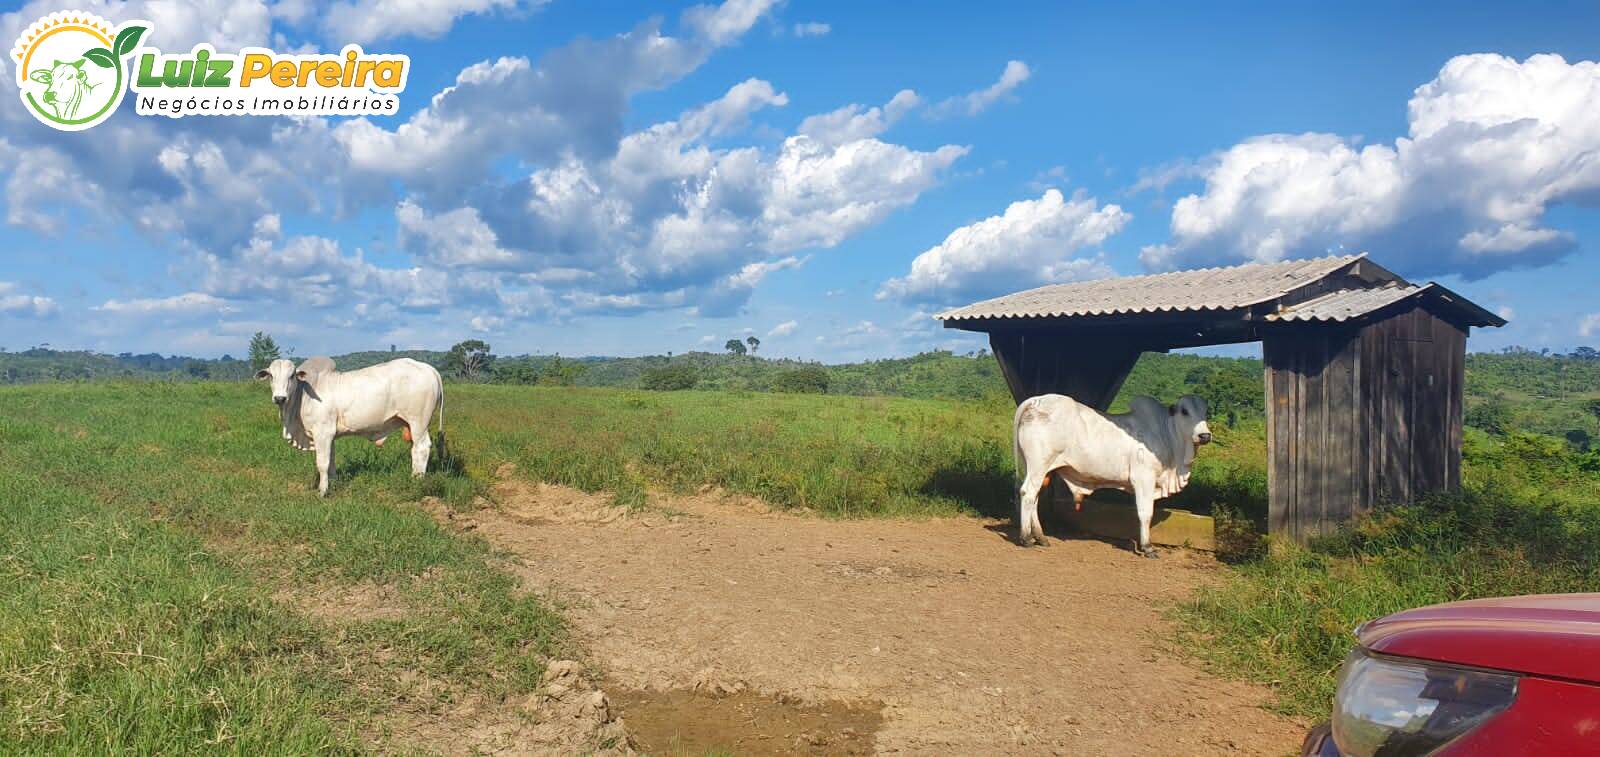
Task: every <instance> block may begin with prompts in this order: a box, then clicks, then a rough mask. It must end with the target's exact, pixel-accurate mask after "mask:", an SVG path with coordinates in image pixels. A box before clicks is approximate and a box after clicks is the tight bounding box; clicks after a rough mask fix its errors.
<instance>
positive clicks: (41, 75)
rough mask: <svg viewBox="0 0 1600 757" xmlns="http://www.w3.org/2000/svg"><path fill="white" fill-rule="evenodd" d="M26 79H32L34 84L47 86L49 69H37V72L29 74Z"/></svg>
mask: <svg viewBox="0 0 1600 757" xmlns="http://www.w3.org/2000/svg"><path fill="white" fill-rule="evenodd" d="M28 78H29V79H32V80H34V81H36V82H39V83H40V84H49V83H50V69H48V68H41V69H39V70H37V71H34V72H33V73H31V74H28Z"/></svg>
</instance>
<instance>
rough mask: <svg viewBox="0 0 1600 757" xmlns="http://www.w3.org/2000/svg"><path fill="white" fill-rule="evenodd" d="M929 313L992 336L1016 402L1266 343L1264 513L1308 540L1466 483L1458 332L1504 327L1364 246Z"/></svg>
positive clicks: (1275, 525)
mask: <svg viewBox="0 0 1600 757" xmlns="http://www.w3.org/2000/svg"><path fill="white" fill-rule="evenodd" d="M936 317H937V318H939V319H940V320H942V321H943V322H944V325H945V327H946V328H954V329H964V330H967V331H981V332H985V333H987V334H988V335H989V343H990V345H991V346H992V347H993V349H994V355H995V358H996V359H997V360H999V362H1000V369H1001V372H1002V373H1003V374H1004V375H1005V379H1006V383H1007V384H1008V385H1009V386H1010V388H1011V394H1012V396H1013V397H1014V398H1015V399H1016V400H1017V401H1018V402H1021V401H1022V400H1023V399H1026V398H1028V397H1032V396H1035V395H1039V394H1045V393H1050V392H1055V393H1059V394H1065V395H1068V396H1071V397H1073V398H1074V399H1077V400H1078V401H1080V402H1083V403H1084V404H1087V405H1091V406H1093V407H1096V408H1099V409H1101V410H1105V409H1106V408H1107V407H1108V406H1109V405H1110V404H1111V401H1112V399H1113V398H1115V397H1116V394H1117V390H1118V389H1120V388H1121V386H1122V382H1123V381H1124V380H1125V379H1126V378H1127V376H1128V373H1129V371H1130V370H1132V368H1133V365H1134V363H1135V362H1137V361H1138V359H1139V356H1140V355H1141V354H1143V353H1145V352H1166V351H1168V350H1171V349H1174V348H1181V347H1199V346H1207V345H1220V344H1237V343H1243V342H1256V341H1259V342H1262V344H1263V357H1264V359H1265V364H1266V369H1265V373H1266V376H1265V379H1266V395H1267V396H1266V407H1267V446H1268V450H1269V453H1268V454H1269V455H1270V457H1271V460H1270V467H1269V472H1268V480H1269V495H1268V498H1269V503H1268V526H1269V530H1270V531H1271V532H1272V533H1274V534H1277V535H1285V536H1289V537H1292V538H1295V539H1301V540H1303V539H1304V538H1306V537H1308V536H1311V535H1314V534H1318V533H1322V532H1326V531H1328V530H1331V529H1332V528H1334V527H1336V526H1337V525H1338V524H1340V523H1343V522H1345V521H1347V520H1349V519H1351V518H1352V517H1354V516H1356V515H1358V514H1360V513H1363V512H1365V511H1367V510H1368V509H1370V508H1372V507H1373V506H1375V505H1378V504H1380V503H1385V502H1405V501H1409V500H1411V499H1413V498H1415V497H1417V496H1418V495H1421V494H1424V493H1426V492H1430V491H1438V490H1445V489H1451V488H1454V487H1456V486H1458V485H1459V484H1460V480H1461V422H1462V411H1463V402H1462V383H1463V373H1464V365H1465V359H1466V340H1467V334H1468V332H1469V331H1470V330H1471V328H1472V327H1473V326H1480V327H1482V326H1502V325H1504V324H1505V319H1503V318H1500V317H1499V316H1496V315H1495V314H1493V313H1491V312H1489V311H1487V310H1485V309H1483V308H1482V307H1479V306H1478V305H1475V304H1473V303H1472V302H1470V301H1468V300H1467V299H1465V298H1463V297H1461V296H1460V295H1457V294H1456V293H1454V292H1451V291H1450V290H1448V289H1446V288H1444V287H1442V286H1440V285H1438V284H1431V283H1430V284H1422V285H1417V284H1412V283H1410V282H1408V281H1406V280H1405V279H1402V278H1401V277H1399V276H1397V275H1395V274H1394V273H1392V272H1390V271H1388V270H1386V269H1384V268H1383V267H1382V266H1379V265H1377V264H1376V263H1374V262H1372V260H1370V259H1369V258H1368V257H1367V256H1366V255H1365V254H1360V255H1350V256H1341V257H1329V258H1317V259H1313V260H1291V261H1283V262H1276V263H1257V264H1251V265H1242V266H1235V267H1231V268H1210V269H1203V270H1193V271H1177V272H1173V273H1162V274H1155V275H1150V276H1130V277H1123V278H1113V279H1102V280H1098V281H1086V282H1075V283H1071V284H1057V285H1053V286H1046V287H1041V288H1038V289H1031V290H1028V291H1025V292H1018V293H1016V294H1011V295H1006V296H1004V297H998V298H995V299H992V300H985V301H983V302H979V303H975V304H972V305H968V306H966V307H963V308H957V309H955V310H951V311H948V312H944V313H940V314H939V315H937V316H936ZM1163 399H1165V400H1167V401H1171V400H1172V399H1174V398H1171V397H1167V398H1163Z"/></svg>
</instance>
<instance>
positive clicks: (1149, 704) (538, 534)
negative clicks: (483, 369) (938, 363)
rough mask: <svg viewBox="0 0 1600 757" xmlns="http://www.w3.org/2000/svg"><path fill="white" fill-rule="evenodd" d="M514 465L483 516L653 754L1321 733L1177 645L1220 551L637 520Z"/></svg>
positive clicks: (711, 509) (709, 514)
mask: <svg viewBox="0 0 1600 757" xmlns="http://www.w3.org/2000/svg"><path fill="white" fill-rule="evenodd" d="M510 473H511V472H510V471H509V470H507V471H502V474H503V477H502V478H501V483H500V484H499V485H498V486H497V487H496V490H495V492H494V498H495V500H496V502H497V507H495V508H489V509H485V510H482V511H478V512H476V513H473V514H471V515H470V516H462V517H464V518H467V519H469V520H470V521H471V522H470V523H469V524H466V525H467V527H470V528H472V529H473V530H474V531H475V532H476V533H478V534H481V535H482V536H483V537H485V538H486V539H488V540H489V542H490V543H492V544H493V545H494V546H496V547H498V548H501V549H504V550H509V551H511V552H512V553H514V554H515V555H516V557H517V559H516V560H515V561H514V562H515V565H514V566H513V569H514V570H516V571H518V572H520V573H521V575H522V576H523V577H524V578H525V579H526V580H527V581H528V582H529V583H530V584H531V585H533V586H535V587H537V588H539V589H540V590H541V591H544V592H546V593H548V594H549V595H550V596H552V597H554V598H556V599H558V600H560V601H563V602H564V603H565V604H566V605H567V607H566V612H567V614H568V616H569V617H571V618H572V619H573V622H574V624H575V625H576V628H577V632H578V634H579V636H580V639H581V641H582V642H583V644H584V645H585V646H586V648H587V649H588V650H589V652H590V654H591V655H592V660H591V662H592V664H593V665H595V666H597V667H598V668H599V669H601V670H602V671H604V673H605V675H606V688H607V690H608V691H609V692H610V693H611V696H612V700H613V702H614V704H615V707H616V708H617V709H620V711H621V714H622V716H623V717H624V719H625V720H626V721H627V723H628V727H629V729H630V730H632V731H633V732H634V733H635V734H636V736H637V738H638V739H639V740H640V741H641V742H642V746H643V747H645V748H646V749H648V750H651V751H668V752H671V751H674V750H680V749H681V750H703V749H706V748H722V749H728V750H731V751H733V752H735V753H739V754H748V753H780V752H791V751H795V750H800V751H810V752H821V753H834V754H852V753H872V752H877V753H915V754H997V753H1015V754H1049V753H1061V754H1218V753H1245V754H1284V753H1286V752H1289V751H1291V750H1293V749H1294V748H1295V747H1296V746H1297V745H1298V740H1299V737H1300V734H1301V733H1303V724H1300V723H1296V722H1293V721H1291V720H1289V719H1286V718H1282V717H1279V716H1276V715H1273V714H1271V713H1268V712H1266V711H1265V710H1262V709H1261V708H1260V706H1259V705H1260V704H1261V702H1263V701H1264V698H1265V696H1266V694H1265V692H1264V691H1262V690H1261V689H1259V688H1255V687H1251V686H1248V685H1244V684H1239V683H1234V682H1228V681H1222V680H1218V679H1216V678H1214V677H1211V676H1209V675H1206V674H1204V673H1201V672H1199V671H1198V670H1196V669H1194V668H1192V667H1190V666H1188V665H1186V664H1185V663H1183V662H1181V661H1180V660H1178V659H1175V658H1174V657H1173V655H1171V654H1169V653H1165V652H1163V651H1161V650H1160V648H1159V644H1160V638H1159V637H1160V635H1161V634H1162V633H1163V631H1164V630H1165V628H1166V625H1165V621H1164V620H1163V619H1162V617H1161V613H1160V607H1161V606H1162V605H1163V603H1165V602H1167V601H1168V600H1172V599H1174V598H1177V597H1181V596H1184V595H1185V594H1186V593H1187V592H1189V591H1191V590H1193V589H1194V587H1196V586H1197V585H1199V584H1200V583H1201V582H1203V581H1206V580H1208V579H1210V578H1212V577H1213V576H1214V575H1215V573H1216V571H1217V570H1218V567H1217V566H1216V564H1215V563H1214V562H1213V561H1212V560H1211V559H1210V558H1209V557H1207V556H1204V555H1201V554H1198V553H1190V552H1186V551H1183V550H1169V551H1167V552H1166V554H1165V555H1164V557H1163V558H1162V559H1160V560H1143V559H1139V558H1137V557H1135V556H1133V555H1132V554H1130V553H1129V552H1128V551H1127V550H1126V549H1121V548H1118V547H1115V546H1112V545H1109V544H1105V543H1102V542H1100V541H1094V540H1072V539H1068V540H1061V539H1055V540H1052V543H1053V546H1052V547H1050V548H1048V549H1033V550H1024V549H1021V548H1019V547H1017V546H1015V545H1013V544H1012V543H1011V542H1010V541H1009V540H1008V539H1007V534H1008V531H1007V524H1005V523H1003V522H998V521H988V520H981V519H968V518H953V519H936V520H923V521H894V520H864V521H831V520H824V519H820V518H810V517H804V516H797V515H790V514H786V513H774V512H768V511H767V510H766V509H765V508H764V507H762V506H760V505H759V503H754V502H750V501H748V500H740V499H737V498H731V497H724V496H717V495H712V494H707V495H703V496H698V497H689V498H682V499H678V500H671V501H670V508H671V510H670V511H669V512H659V511H652V512H646V513H640V514H628V515H624V514H622V513H621V511H619V510H617V509H615V508H611V507H609V506H607V505H606V504H605V502H604V500H603V499H601V498H598V497H594V496H591V495H585V494H582V493H579V492H575V491H572V490H569V489H563V488H560V487H551V486H545V485H539V484H531V483H526V482H523V481H521V480H520V479H519V478H517V477H516V476H514V475H510ZM672 511H676V512H672ZM691 753H693V752H691Z"/></svg>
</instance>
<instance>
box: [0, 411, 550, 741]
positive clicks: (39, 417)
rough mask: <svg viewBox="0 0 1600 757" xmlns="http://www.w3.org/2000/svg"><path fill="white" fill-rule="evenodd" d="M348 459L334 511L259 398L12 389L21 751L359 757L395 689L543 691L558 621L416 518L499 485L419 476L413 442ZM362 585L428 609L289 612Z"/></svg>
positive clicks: (2, 456)
mask: <svg viewBox="0 0 1600 757" xmlns="http://www.w3.org/2000/svg"><path fill="white" fill-rule="evenodd" d="M340 453H341V464H342V467H343V472H344V473H345V478H344V479H343V480H342V481H341V484H340V490H339V496H337V497H336V498H334V499H331V500H329V501H322V500H320V499H318V498H317V497H316V496H315V495H314V493H312V490H311V487H310V486H309V483H310V481H311V478H310V475H309V474H310V470H311V469H310V467H309V464H310V463H309V458H308V457H307V456H305V455H304V454H302V453H298V452H296V451H294V450H292V449H290V448H289V447H288V446H287V445H286V444H285V443H283V442H282V441H281V439H280V438H279V436H278V429H277V426H276V419H275V416H274V414H273V412H272V407H271V405H270V403H269V402H267V400H266V398H265V396H264V395H263V394H262V392H261V391H260V387H258V386H255V385H247V384H237V385H235V384H188V385H171V384H155V383H144V384H99V385H51V386H37V387H29V388H20V389H7V390H5V391H3V392H0V501H3V502H4V506H3V507H0V743H5V744H7V745H9V747H8V749H7V750H6V751H7V753H18V752H20V753H76V754H81V753H105V752H109V751H129V752H135V753H141V754H155V753H165V754H176V753H191V752H195V751H201V750H206V749H217V750H221V751H227V752H236V753H244V754H267V753H277V754H303V753H307V752H321V751H351V750H359V749H362V748H363V744H367V745H371V744H374V743H378V744H381V743H383V736H382V727H383V724H382V721H381V718H379V716H378V713H381V712H382V711H384V710H385V709H386V708H388V707H389V706H390V705H391V704H392V700H393V699H394V698H395V697H397V696H401V695H403V694H404V693H405V692H402V691H396V690H394V689H393V687H392V686H391V685H389V683H388V682H389V681H390V680H392V678H393V676H392V675H391V674H392V673H394V672H395V670H398V669H402V668H403V669H407V670H413V671H417V672H419V673H420V674H423V675H427V676H430V677H432V678H435V679H437V680H439V681H442V682H445V683H446V684H451V683H454V684H457V685H459V686H463V687H465V686H470V687H473V688H474V689H475V690H479V691H488V692H490V693H494V692H502V693H504V694H507V695H509V694H515V693H518V692H521V691H526V690H528V689H529V688H530V687H531V686H533V685H534V684H535V683H536V682H537V679H538V676H539V675H540V673H541V672H542V665H543V662H544V661H545V659H546V658H547V655H548V654H550V653H551V652H552V651H554V650H556V649H557V648H559V646H560V645H561V644H562V643H563V628H562V624H561V621H560V619H559V617H557V616H556V615H555V614H554V613H552V612H551V610H550V609H549V608H547V607H545V606H543V605H542V604H540V603H539V602H538V601H537V600H535V599H534V598H532V597H529V596H526V595H524V594H522V593H521V592H520V591H518V589H517V587H516V585H515V582H514V581H513V580H512V579H511V578H510V577H509V576H507V575H505V574H504V573H501V572H499V571H498V570H496V569H494V568H493V567H491V565H490V559H489V558H490V554H489V552H488V550H487V549H486V548H485V547H483V546H482V545H480V544H476V543H473V542H470V541H467V540H464V539H462V538H459V537H457V536H454V535H452V534H449V533H447V532H445V531H443V530H441V529H439V528H438V527H436V526H435V524H434V522H433V520H432V519H431V517H430V516H429V515H428V514H426V513H425V512H423V511H422V510H421V509H420V508H419V507H418V506H417V505H416V504H415V502H416V500H418V499H419V498H420V497H421V496H423V495H424V493H436V494H442V495H446V496H450V497H453V498H455V499H456V500H457V501H461V500H463V499H465V498H469V497H470V496H471V493H472V492H473V491H475V489H476V487H477V485H478V484H477V483H476V482H474V481H472V480H470V479H468V478H466V477H463V476H460V475H453V474H430V476H429V477H428V478H427V479H424V480H422V481H420V482H418V481H413V480H412V479H411V478H410V477H409V475H408V470H407V467H406V465H407V464H406V459H405V454H406V453H405V450H404V449H403V445H393V446H391V447H390V448H388V449H384V450H379V449H377V448H375V447H373V446H372V445H370V444H359V443H357V444H344V445H342V446H341V449H340ZM362 583H368V584H381V585H386V586H392V587H394V588H395V589H396V593H397V596H398V597H399V599H398V600H397V601H399V602H402V603H403V604H404V610H405V612H403V613H399V614H398V615H397V618H398V619H384V620H373V621H368V622H353V623H349V624H342V625H339V626H337V627H334V626H332V625H330V624H327V623H323V622H319V621H317V620H315V619H313V618H309V617H306V616H305V615H303V614H299V613H297V612H296V611H295V610H294V609H293V607H292V602H284V601H281V600H280V599H279V598H278V597H279V596H280V595H281V594H282V593H283V592H286V591H287V592H291V593H292V592H294V591H297V590H303V589H305V588H306V587H314V586H323V585H329V584H332V585H355V584H362ZM380 650H381V651H382V654H378V652H379V651H380Z"/></svg>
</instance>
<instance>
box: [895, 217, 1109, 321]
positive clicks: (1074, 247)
mask: <svg viewBox="0 0 1600 757" xmlns="http://www.w3.org/2000/svg"><path fill="white" fill-rule="evenodd" d="M1131 217H1132V216H1130V215H1129V214H1128V213H1127V212H1126V211H1124V210H1123V209H1122V208H1121V206H1118V205H1103V206H1102V205H1100V204H1099V203H1097V202H1096V201H1095V199H1094V198H1092V197H1088V196H1085V195H1083V194H1078V195H1075V196H1073V197H1072V198H1071V199H1070V200H1069V199H1067V198H1066V197H1064V196H1063V195H1062V194H1061V191H1060V190H1058V189H1048V190H1045V192H1044V194H1043V195H1042V196H1040V197H1039V199H1037V200H1019V201H1017V202H1014V203H1011V205H1010V206H1008V207H1007V208H1006V210H1005V212H1004V213H1002V214H1001V215H997V216H990V217H988V218H985V219H983V220H981V221H977V222H976V223H972V224H968V225H966V226H962V227H961V228H959V229H956V230H955V231H952V232H950V235H949V236H947V237H945V239H944V241H943V242H941V243H939V244H938V245H937V246H935V247H932V248H930V249H929V250H927V251H926V252H923V253H922V254H921V255H918V256H917V257H916V259H915V260H913V261H912V262H911V271H910V272H909V273H908V274H906V275H905V276H904V277H901V278H896V279H890V280H889V281H888V282H885V283H884V285H883V287H882V288H881V289H879V290H878V299H880V300H887V299H895V300H900V301H903V302H922V303H930V304H940V305H949V304H964V303H966V302H970V301H973V300H979V299H984V298H986V297H993V296H995V295H999V294H1004V293H1006V292H1014V291H1016V290H1019V289H1027V288H1031V287H1036V286H1042V285H1044V284H1059V283H1063V282H1069V281H1083V280H1087V279H1095V278H1104V277H1106V276H1110V275H1112V273H1113V272H1112V270H1111V267H1110V266H1109V265H1107V264H1106V262H1105V260H1104V258H1103V257H1102V256H1100V255H1098V254H1097V255H1092V256H1089V257H1082V256H1080V255H1079V253H1081V252H1083V251H1085V250H1088V249H1091V248H1094V247H1096V246H1098V245H1099V244H1101V243H1102V242H1104V241H1105V240H1106V239H1107V238H1108V237H1110V236H1111V235H1113V234H1116V233H1117V232H1119V231H1121V230H1122V227H1123V226H1125V225H1126V224H1127V223H1128V220H1129V219H1130V218H1131Z"/></svg>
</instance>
